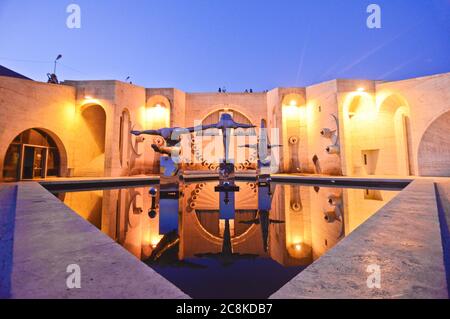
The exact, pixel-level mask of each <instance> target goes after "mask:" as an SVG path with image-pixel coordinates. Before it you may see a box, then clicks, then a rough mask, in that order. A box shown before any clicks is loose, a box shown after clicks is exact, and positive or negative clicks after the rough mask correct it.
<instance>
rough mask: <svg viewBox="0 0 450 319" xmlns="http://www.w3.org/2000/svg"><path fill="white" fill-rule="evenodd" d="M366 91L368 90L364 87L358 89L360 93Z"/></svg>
mask: <svg viewBox="0 0 450 319" xmlns="http://www.w3.org/2000/svg"><path fill="white" fill-rule="evenodd" d="M365 90H366V89H365V88H363V87H359V88H358V89H357V91H358V92H364V91H365Z"/></svg>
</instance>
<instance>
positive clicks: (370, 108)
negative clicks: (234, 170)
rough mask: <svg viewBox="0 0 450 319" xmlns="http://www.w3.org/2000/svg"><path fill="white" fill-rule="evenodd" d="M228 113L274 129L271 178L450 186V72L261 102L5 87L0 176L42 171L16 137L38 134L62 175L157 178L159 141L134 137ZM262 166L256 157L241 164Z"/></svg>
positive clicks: (111, 89)
mask: <svg viewBox="0 0 450 319" xmlns="http://www.w3.org/2000/svg"><path fill="white" fill-rule="evenodd" d="M221 112H231V113H233V117H234V118H235V119H236V120H238V121H239V122H246V123H253V124H254V125H256V126H257V127H259V126H260V122H261V120H264V121H265V122H266V123H267V126H268V132H269V135H270V137H271V141H272V143H274V144H282V145H283V147H282V148H280V149H274V150H273V154H272V156H273V159H274V161H273V166H274V172H276V171H278V172H287V173H305V174H311V173H314V174H329V175H345V176H361V175H401V176H405V175H422V176H450V134H449V133H450V73H444V74H437V75H432V76H426V77H420V78H413V79H407V80H401V81H394V82H381V81H370V80H340V79H337V80H332V81H328V82H324V83H319V84H316V85H312V86H309V87H305V88H276V89H273V90H270V91H268V92H262V93H187V92H183V91H181V90H178V89H175V88H161V89H158V88H144V87H140V86H137V85H132V84H128V83H123V82H119V81H66V82H63V83H62V84H61V85H54V84H46V83H41V82H35V81H30V80H26V79H17V78H11V77H0V178H1V180H2V181H9V180H14V179H18V178H22V179H26V178H25V177H27V176H28V177H30V176H29V175H27V174H20V172H19V171H21V170H23V169H22V167H27V165H31V164H30V163H31V162H33V159H34V160H35V162H34V163H32V164H33V165H35V164H36V156H37V155H36V154H37V153H36V151H35V153H34V158H32V159H31V160H30V158H29V157H30V156H33V153H32V151H33V147H34V145H33V144H30V143H31V142H30V138H28V139H26V141H25V142H24V140H23V139H22V140H21V139H18V138H17V137H18V136H19V135H21V134H22V133H23V132H27V130H30V129H37V132H38V133H39V134H43V136H47V137H46V138H47V139H51V140H52V143H51V144H52V145H56V146H55V147H56V148H57V149H58V153H59V158H58V159H57V161H56V162H57V164H58V172H57V175H58V176H64V177H67V176H73V177H82V176H83V177H84V176H131V175H138V174H150V173H157V172H158V170H157V167H158V158H159V156H158V155H155V154H154V152H153V151H152V150H151V148H150V146H151V144H153V143H161V140H160V139H158V138H157V137H152V136H142V137H135V136H131V135H130V134H129V131H130V130H131V129H155V128H160V127H163V126H172V127H174V126H177V127H187V126H194V125H196V124H199V123H209V122H214V121H216V120H217V119H218V117H219V116H220V114H221ZM321 133H322V134H321ZM25 135H26V136H31V135H29V134H28V135H27V134H24V135H23V136H25ZM202 138H203V139H206V138H210V139H211V138H213V137H202ZM20 140H21V141H22V142H21V141H20ZM255 140H256V137H255V136H250V137H245V138H244V139H239V138H238V137H236V140H235V141H234V142H232V143H234V144H233V145H234V146H233V147H234V148H235V149H237V146H238V144H239V143H242V142H243V141H245V142H247V143H248V142H251V141H255ZM13 142H14V143H16V146H14V147H16V148H14V149H12V148H11V145H12V143H13ZM14 143H13V144H14ZM38 146H39V145H38ZM203 147H205V146H203ZM35 149H38V150H39V148H38V147H36V148H35ZM8 150H9V151H8ZM38 153H39V152H38ZM192 153H193V154H194V153H195V152H194V151H192ZM199 153H202V152H199ZM216 153H217V154H215V157H214V158H202V159H201V161H200V162H203V163H200V164H198V165H192V166H190V165H188V166H187V167H188V168H189V167H192V169H196V170H197V169H205V170H206V169H210V168H211V164H214V163H213V162H214V161H215V160H217V158H220V156H221V155H220V154H218V153H220V152H219V151H216ZM30 154H31V155H30ZM42 154H45V149H44V153H42ZM39 156H40V155H39ZM49 156H50V155H49V153H47V155H46V157H45V155H44V161H43V162H42V165H45V161H47V157H49ZM194 157H195V156H194ZM40 158H41V157H39V159H40ZM254 159H255V158H254V155H253V156H252V154H250V153H249V152H248V153H246V155H245V158H244V159H242V158H237V159H236V160H237V161H238V162H237V163H236V164H243V162H245V161H247V160H249V161H250V162H253V161H254ZM30 161H31V162H30ZM205 163H206V166H205ZM38 166H39V165H38ZM252 167H253V166H251V165H241V166H238V168H239V169H250V168H252ZM213 168H214V167H213ZM44 170H45V166H44ZM35 173H36V172H34V173H33V174H34V175H36V174H35ZM34 175H33V176H31V177H39V178H41V177H45V175H46V174H44V173H42V172H41V171H39V173H38V174H37V175H38V176H34Z"/></svg>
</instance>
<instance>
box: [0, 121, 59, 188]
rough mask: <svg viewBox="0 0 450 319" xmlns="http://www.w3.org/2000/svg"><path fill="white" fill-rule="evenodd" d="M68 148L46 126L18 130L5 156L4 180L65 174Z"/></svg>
mask: <svg viewBox="0 0 450 319" xmlns="http://www.w3.org/2000/svg"><path fill="white" fill-rule="evenodd" d="M66 172H67V152H66V149H65V147H64V145H63V143H62V141H61V139H59V137H58V136H57V135H56V134H55V133H53V132H51V131H50V130H48V129H44V128H30V129H28V130H25V131H23V132H22V133H20V134H18V135H17V136H16V137H15V138H14V140H13V141H12V142H11V143H10V144H9V147H8V149H7V151H6V154H5V156H4V165H3V171H2V176H3V180H5V181H16V180H23V179H36V178H37V179H40V178H47V177H58V176H65V175H66Z"/></svg>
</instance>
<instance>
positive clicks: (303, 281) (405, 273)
mask: <svg viewBox="0 0 450 319" xmlns="http://www.w3.org/2000/svg"><path fill="white" fill-rule="evenodd" d="M370 265H378V266H379V267H380V275H381V288H380V289H377V288H374V289H370V288H368V286H367V279H368V276H369V275H370V274H371V273H370V272H367V269H368V267H369V266H370ZM272 298H276V299H278V298H288V299H293V298H448V289H447V281H446V269H445V265H444V253H443V248H442V240H441V231H440V224H439V215H438V209H437V202H436V195H435V190H434V183H433V182H432V181H428V180H416V181H414V182H413V183H411V184H410V185H409V186H408V187H407V188H406V189H405V190H404V191H402V192H401V193H400V194H399V195H397V196H396V197H395V198H394V199H393V200H392V201H390V202H389V203H388V204H386V205H385V206H384V207H383V208H382V209H381V210H380V211H378V212H377V213H376V214H375V215H374V216H372V217H371V218H370V219H369V220H367V221H366V222H365V223H363V224H362V225H361V226H360V227H358V228H357V229H356V230H354V231H353V232H352V233H351V234H350V235H349V236H347V237H346V238H344V239H343V240H342V241H341V242H339V243H338V244H337V245H336V246H335V247H334V248H333V249H331V250H330V251H329V252H328V253H326V254H325V255H323V256H322V257H321V258H320V259H318V260H317V261H316V262H314V263H313V264H312V265H310V266H309V267H308V268H306V270H304V271H303V272H301V273H300V274H299V275H298V276H296V277H295V278H294V279H292V280H291V281H290V282H289V283H287V284H286V285H285V286H284V287H282V288H281V289H280V290H279V291H278V292H276V293H275V294H274V295H272Z"/></svg>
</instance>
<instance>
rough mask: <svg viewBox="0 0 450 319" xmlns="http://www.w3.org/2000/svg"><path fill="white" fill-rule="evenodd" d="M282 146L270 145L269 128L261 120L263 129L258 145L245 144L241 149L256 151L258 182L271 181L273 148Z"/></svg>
mask: <svg viewBox="0 0 450 319" xmlns="http://www.w3.org/2000/svg"><path fill="white" fill-rule="evenodd" d="M281 146H282V145H272V144H270V141H269V137H268V135H267V128H266V126H265V122H264V120H261V129H260V133H259V136H258V143H257V144H245V145H241V146H240V147H247V148H252V149H255V150H256V154H257V158H258V165H257V170H256V176H257V179H258V182H260V181H261V182H268V181H269V180H270V173H271V169H270V166H271V160H270V159H271V158H270V157H271V152H270V150H272V148H276V147H281Z"/></svg>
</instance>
